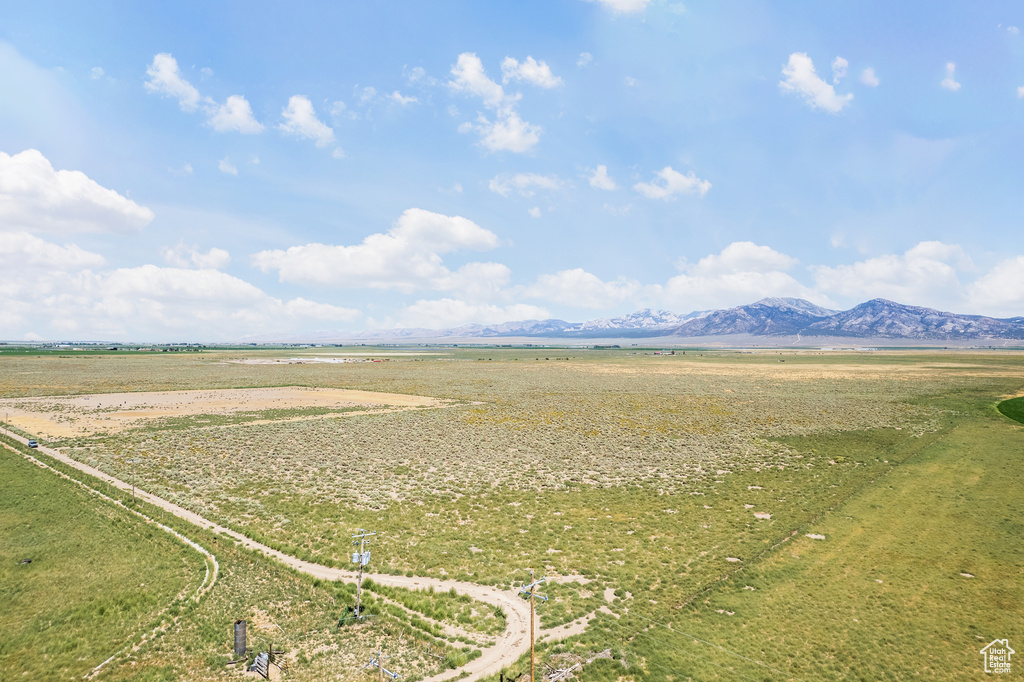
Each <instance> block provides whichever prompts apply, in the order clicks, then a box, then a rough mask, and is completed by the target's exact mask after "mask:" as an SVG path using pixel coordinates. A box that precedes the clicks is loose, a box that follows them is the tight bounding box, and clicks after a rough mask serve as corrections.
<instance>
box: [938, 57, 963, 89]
mask: <svg viewBox="0 0 1024 682" xmlns="http://www.w3.org/2000/svg"><path fill="white" fill-rule="evenodd" d="M939 85H941V86H942V87H944V88H945V89H946V90H949V91H950V92H956V91H957V90H959V89H960V84H959V83H957V82H956V63H954V62H946V77H945V78H943V79H942V82H941V83H939Z"/></svg>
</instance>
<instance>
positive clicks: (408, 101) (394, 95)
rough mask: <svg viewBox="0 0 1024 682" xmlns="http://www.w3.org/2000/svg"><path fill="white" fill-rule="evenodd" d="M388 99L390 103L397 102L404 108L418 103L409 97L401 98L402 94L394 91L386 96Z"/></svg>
mask: <svg viewBox="0 0 1024 682" xmlns="http://www.w3.org/2000/svg"><path fill="white" fill-rule="evenodd" d="M388 99H390V100H391V101H392V102H397V103H398V104H401V105H402V106H403V107H404V106H406V105H407V104H415V103H416V102H419V100H418V99H416V98H415V97H413V96H411V95H410V96H408V97H403V96H402V93H400V92H399V91H398V90H395V91H394V92H392V93H391V94H390V95H388Z"/></svg>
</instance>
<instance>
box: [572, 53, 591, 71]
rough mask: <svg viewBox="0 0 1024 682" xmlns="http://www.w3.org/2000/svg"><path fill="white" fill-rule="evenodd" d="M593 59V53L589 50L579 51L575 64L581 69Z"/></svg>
mask: <svg viewBox="0 0 1024 682" xmlns="http://www.w3.org/2000/svg"><path fill="white" fill-rule="evenodd" d="M592 61H594V55H592V54H590V53H589V52H580V58H579V59H577V60H576V66H578V67H579V68H581V69H585V68H587V67H588V66H590V62H592Z"/></svg>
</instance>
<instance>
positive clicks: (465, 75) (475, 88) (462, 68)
mask: <svg viewBox="0 0 1024 682" xmlns="http://www.w3.org/2000/svg"><path fill="white" fill-rule="evenodd" d="M452 76H454V79H453V80H451V81H449V83H448V86H449V87H451V88H452V89H453V90H455V91H458V92H468V93H471V94H473V95H476V96H477V97H480V98H481V99H483V101H484V106H485V107H487V108H489V109H500V108H506V107H509V106H511V105H512V104H514V103H515V100H517V99H518V98H519V96H518V95H516V96H513V97H506V95H505V90H504V89H503V88H502V87H501V86H500V85H499V84H498V83H495V82H494V81H492V80H491V79H490V78H488V77H487V73H486V72H485V71H484V65H483V62H481V61H480V58H479V57H477V56H476V55H475V54H474V53H472V52H463V53H462V54H460V55H459V59H458V61H457V62H456V64H455V66H453V67H452Z"/></svg>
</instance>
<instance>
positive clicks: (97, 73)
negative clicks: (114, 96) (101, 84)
mask: <svg viewBox="0 0 1024 682" xmlns="http://www.w3.org/2000/svg"><path fill="white" fill-rule="evenodd" d="M104 75H106V71H104V70H103V67H102V66H94V67H92V69H90V71H89V78H91V79H93V80H99V79H100V78H103V76H104Z"/></svg>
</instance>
